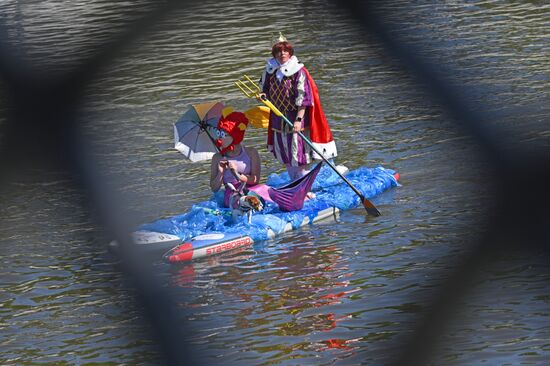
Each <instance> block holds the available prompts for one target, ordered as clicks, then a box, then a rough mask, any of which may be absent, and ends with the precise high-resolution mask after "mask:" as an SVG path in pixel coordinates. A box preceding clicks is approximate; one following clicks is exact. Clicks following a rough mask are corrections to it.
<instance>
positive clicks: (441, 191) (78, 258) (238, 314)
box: [0, 1, 550, 365]
mask: <svg viewBox="0 0 550 366" xmlns="http://www.w3.org/2000/svg"><path fill="white" fill-rule="evenodd" d="M151 8H153V7H152V6H150V5H147V2H142V3H139V2H137V3H135V2H134V3H128V2H125V3H120V4H117V3H114V4H113V3H112V2H106V1H92V2H90V1H88V2H76V3H75V2H70V3H66V2H60V1H56V2H32V1H19V2H11V1H6V2H3V3H2V5H0V20H1V21H2V22H4V24H6V25H7V26H8V30H9V32H8V35H7V36H8V39H9V40H10V42H11V43H12V44H15V45H17V48H18V54H19V56H20V57H23V58H24V59H26V60H30V61H31V62H32V63H33V65H34V66H33V70H34V71H35V72H37V73H45V72H47V73H50V74H53V75H57V74H62V73H64V72H66V71H67V70H71V69H73V68H75V67H77V66H78V64H79V63H80V62H82V60H85V59H86V58H87V57H89V56H90V55H93V54H94V53H95V51H96V50H97V48H98V47H100V46H101V45H102V44H104V43H105V42H107V41H108V40H110V39H111V38H112V37H113V36H114V35H115V34H117V32H119V31H121V30H123V29H125V27H127V26H128V25H130V24H131V23H132V21H133V20H134V19H137V18H139V17H140V16H141V15H143V14H145V13H146V12H147V11H148V10H150V9H151ZM384 10H387V13H386V15H385V18H384V22H385V23H386V24H389V25H392V26H393V25H396V28H395V29H396V30H394V32H395V33H396V35H399V36H400V37H402V39H404V40H406V41H407V42H409V44H410V45H411V46H412V47H414V48H415V49H416V50H417V54H418V55H420V56H427V57H429V59H430V62H431V63H433V64H434V65H438V66H441V67H443V70H447V71H446V73H444V76H445V77H446V78H447V79H449V80H450V81H451V82H452V83H453V84H455V85H456V86H457V87H459V90H460V91H461V95H460V97H462V98H464V99H465V100H467V101H468V102H470V103H472V108H473V109H474V110H477V111H480V112H483V113H485V114H486V115H487V116H489V117H490V118H488V119H487V122H486V123H487V125H488V126H492V127H498V130H496V132H495V134H496V135H497V136H502V137H501V138H500V141H503V143H506V144H509V146H511V147H514V146H516V145H517V146H519V147H518V148H521V146H530V147H536V146H538V145H547V144H548V136H549V135H550V132H549V131H550V128H549V126H548V124H547V123H546V124H545V122H544V121H548V116H549V115H550V111H549V109H548V103H547V101H548V97H549V92H550V88H549V85H550V83H549V75H550V58H549V57H548V56H549V46H548V45H549V44H550V42H549V41H550V39H549V38H550V37H549V35H548V24H549V22H550V6H549V5H548V4H547V3H546V2H536V1H532V2H527V3H523V4H515V3H513V2H506V1H471V2H467V3H455V2H454V1H446V2H440V3H438V4H437V5H433V4H430V2H425V3H424V2H418V3H417V4H415V5H414V6H411V5H409V2H404V1H403V2H399V1H393V2H386V3H385V5H384ZM278 31H282V32H283V33H285V34H286V35H287V37H288V38H289V39H290V40H291V41H293V42H294V43H295V45H296V54H297V56H298V57H299V58H300V59H301V60H302V61H303V62H304V63H305V64H306V66H307V67H308V69H309V70H310V72H311V73H312V74H313V76H314V78H315V79H316V81H317V83H318V86H319V89H320V92H321V98H322V101H323V103H324V108H325V113H326V114H327V117H328V119H329V121H330V123H331V126H332V130H333V133H334V135H335V138H336V141H337V144H338V148H339V154H340V155H339V157H338V159H337V163H339V164H345V165H347V166H348V167H350V168H356V167H359V166H363V165H366V166H377V165H383V166H385V167H389V168H392V169H395V170H397V171H399V172H400V173H401V177H402V178H401V183H402V184H403V186H402V187H400V188H397V189H394V190H393V191H391V192H387V193H385V194H383V195H381V196H380V197H377V198H375V199H374V200H373V201H374V203H375V204H376V205H377V207H378V208H379V209H380V210H381V211H382V213H383V215H382V216H381V217H379V218H376V219H371V218H366V217H365V214H364V212H363V211H362V210H360V209H358V210H352V211H349V212H345V213H343V214H342V215H341V217H340V218H339V220H338V221H331V222H327V223H324V224H319V225H314V226H311V227H307V228H304V229H301V230H298V231H296V232H292V233H288V234H285V235H283V236H282V237H280V238H278V239H276V240H273V241H269V242H264V243H259V244H257V245H256V246H255V247H254V248H253V249H252V250H248V251H245V252H241V253H235V254H232V255H229V256H224V257H221V258H214V259H211V260H206V261H201V262H197V263H194V264H191V265H186V266H181V267H175V268H169V267H168V266H166V265H164V264H162V263H160V261H158V260H157V259H153V261H155V273H156V276H158V278H159V280H160V281H161V283H163V284H164V285H165V286H166V288H167V289H169V290H170V292H171V294H172V295H173V298H174V301H175V302H176V303H177V304H178V306H179V307H180V309H181V317H182V319H183V320H186V321H187V322H186V326H187V330H186V331H187V333H188V334H189V339H187V340H182V345H183V344H185V345H186V346H187V347H189V348H190V349H192V350H193V355H194V357H195V360H197V361H200V363H201V364H222V363H223V364H235V365H248V364H250V365H270V364H285V365H298V364H320V365H323V364H342V365H348V364H361V363H367V364H381V363H384V362H385V361H387V360H388V359H389V357H390V356H392V355H393V354H395V353H396V352H397V351H398V350H399V349H400V347H401V345H402V344H401V343H400V342H406V341H407V336H409V335H410V334H411V332H412V331H413V330H414V328H415V325H416V324H417V321H418V320H419V319H420V318H421V316H422V315H424V314H426V313H428V312H429V311H430V310H429V305H430V296H432V295H433V294H434V292H435V291H436V290H437V289H438V288H439V287H440V286H442V281H443V280H444V279H445V278H446V277H447V275H448V273H449V270H450V269H452V268H453V266H454V265H455V264H456V263H457V259H458V258H459V257H460V255H462V254H464V253H465V252H466V251H467V249H468V248H469V246H470V244H472V243H473V242H474V241H475V240H477V239H479V238H480V237H482V235H483V234H484V233H485V230H486V221H487V218H488V217H489V216H490V215H491V210H492V204H491V191H492V186H491V184H490V182H488V176H489V174H490V173H489V172H490V167H489V165H488V160H487V159H486V158H485V157H484V156H483V155H482V154H481V153H480V149H479V147H478V146H477V145H476V140H475V139H473V138H472V137H470V136H468V135H466V134H464V132H463V131H462V130H461V129H460V128H458V127H457V125H456V124H454V123H453V121H451V120H450V118H449V117H448V115H447V114H446V113H445V111H444V109H443V108H441V107H440V106H438V105H437V103H436V102H434V101H433V98H431V97H430V95H429V94H428V93H426V92H425V89H424V88H422V87H421V86H420V85H418V84H417V83H416V82H415V80H414V79H413V78H412V77H411V76H410V75H409V74H408V73H407V71H406V69H403V68H402V67H401V66H402V65H400V63H399V62H398V61H396V60H394V59H392V58H391V57H390V56H389V55H388V54H387V53H386V52H385V51H384V48H383V46H382V45H381V44H380V43H379V42H378V41H377V40H376V39H375V38H374V37H372V36H366V37H363V36H362V33H360V28H359V26H357V25H356V24H354V23H353V22H352V21H351V20H349V19H348V17H347V14H346V13H344V12H342V11H340V10H339V9H338V8H336V7H334V5H329V4H327V3H325V2H323V1H304V2H297V3H292V4H288V3H286V2H277V1H276V2H271V3H270V4H269V9H268V8H266V3H265V2H260V1H250V2H246V4H243V2H238V1H227V2H224V3H223V5H221V4H219V3H218V2H210V1H205V2H201V3H196V4H195V5H193V6H192V7H188V8H187V9H181V10H177V11H172V12H171V13H170V14H169V15H168V16H166V17H165V18H163V19H161V20H157V21H156V24H155V25H154V26H153V27H151V28H150V29H149V30H148V31H147V32H145V33H144V34H143V36H142V37H140V38H139V39H137V40H135V41H133V42H132V43H129V44H127V46H126V47H124V48H122V49H120V52H119V54H118V55H117V58H116V59H115V60H114V62H112V63H111V64H110V65H109V66H108V67H107V68H105V69H104V71H103V72H102V73H101V75H100V77H99V78H98V79H97V80H96V81H95V82H94V83H93V85H90V86H89V88H88V92H87V96H86V99H85V101H84V103H83V108H82V110H81V112H80V114H79V116H78V117H79V119H80V121H81V123H82V124H83V125H84V126H85V134H86V136H87V138H89V139H90V141H92V142H93V144H94V146H95V149H94V151H93V152H94V154H95V156H96V157H97V161H98V163H99V165H100V166H101V168H102V169H103V170H104V172H105V174H106V176H107V177H108V178H109V179H110V180H111V181H112V182H113V184H116V185H117V189H118V193H119V196H120V199H121V200H122V201H123V202H124V206H125V207H124V209H125V210H126V215H127V217H128V219H129V220H131V222H133V223H134V224H136V225H137V224H139V223H142V222H147V221H152V220H155V219H157V218H159V217H164V216H170V215H174V214H178V213H181V212H184V211H186V210H187V209H188V208H189V207H190V206H191V205H192V204H193V203H194V202H197V201H200V200H204V199H207V198H208V197H209V195H210V194H209V192H208V182H207V174H208V164H207V163H198V164H191V163H188V162H186V161H184V160H183V158H182V157H181V156H180V155H178V153H176V152H175V151H174V150H172V144H173V141H172V139H173V137H172V123H173V122H174V121H175V120H176V119H177V118H178V116H179V115H180V114H181V113H182V112H183V111H185V109H186V108H188V107H189V106H190V105H191V104H193V103H198V102H204V101H209V100H223V101H224V102H225V103H226V104H228V105H231V106H233V107H235V108H236V109H241V110H242V109H246V108H248V107H250V106H251V105H252V104H251V101H250V100H246V99H245V98H243V97H242V96H241V95H240V93H239V91H238V90H237V89H236V88H235V87H234V85H233V81H234V80H236V79H238V78H239V77H241V75H242V74H244V73H246V74H249V75H251V76H254V77H257V76H258V75H259V73H260V72H261V70H262V66H263V63H264V62H265V59H266V58H267V56H268V53H269V47H270V45H271V39H272V37H273V35H275V34H277V32H278ZM4 93H5V92H3V94H2V95H4ZM0 108H4V106H2V107H0ZM0 126H1V122H0ZM264 132H265V131H262V130H254V129H251V130H250V131H249V132H248V133H247V142H248V144H249V145H254V146H256V147H258V148H259V149H260V152H261V156H262V158H263V165H262V169H263V171H264V172H266V173H270V172H274V171H278V170H280V169H281V167H280V166H279V165H278V164H276V163H275V162H273V160H272V159H271V158H270V156H269V155H268V154H267V152H266V151H265V149H264ZM0 136H1V135H0ZM509 136H512V137H509ZM0 141H1V140H0ZM19 173H21V174H15V175H14V176H10V180H8V181H7V182H4V185H3V186H2V188H3V191H2V201H1V205H0V217H1V225H0V248H1V253H0V260H1V266H0V276H1V277H0V278H1V284H2V288H1V291H0V334H1V336H2V337H1V341H0V342H1V343H0V345H1V351H0V363H2V364H17V365H27V364H34V363H38V362H43V363H52V364H86V363H90V364H92V363H105V364H147V363H156V362H158V361H159V355H158V350H157V348H156V347H155V342H154V338H153V336H152V335H151V333H150V332H149V330H150V325H149V324H148V323H147V318H146V317H145V316H144V314H143V312H142V309H141V307H140V306H139V305H138V304H136V297H135V291H134V290H133V288H132V286H131V285H128V283H127V282H126V281H125V279H124V278H123V276H122V275H121V273H120V270H119V266H118V265H117V260H116V258H115V257H114V256H112V255H111V254H109V253H108V252H107V248H106V244H107V243H108V242H109V241H110V237H109V235H108V234H106V233H105V232H104V231H103V230H102V229H101V228H100V227H98V225H97V221H95V219H96V218H97V217H96V216H94V215H92V216H91V215H90V214H89V212H88V211H87V210H86V209H84V208H83V202H84V201H85V200H84V196H83V194H82V193H81V192H80V191H78V190H77V189H76V188H75V187H74V185H73V184H72V182H71V180H70V179H69V178H68V177H66V176H65V175H64V174H62V173H57V172H51V171H45V170H42V169H35V168H33V169H27V170H26V169H22V171H21V172H19ZM529 184H534V183H529ZM542 184H544V183H542ZM524 189H528V187H518V192H513V193H514V194H521V192H522V190H524ZM539 254H540V253H533V252H523V251H506V252H502V253H498V254H496V255H495V256H494V260H493V261H492V262H490V263H487V265H486V266H485V267H484V269H483V271H482V273H480V275H479V276H477V277H476V281H475V285H474V286H473V288H472V290H471V292H470V293H468V294H467V295H468V296H467V297H465V298H463V299H462V300H461V306H460V307H459V308H458V309H459V311H458V312H456V311H454V312H452V313H449V315H448V316H449V318H451V319H452V320H451V322H450V326H449V328H448V329H446V330H445V332H444V333H443V335H442V336H441V339H440V344H438V345H437V346H436V348H435V352H434V354H433V355H432V356H431V358H430V359H431V360H432V362H433V363H434V364H477V363H485V364H542V363H543V360H544V359H545V357H547V356H548V354H547V353H546V352H547V351H548V350H549V347H550V346H549V345H550V341H549V339H550V319H549V318H548V311H547V310H548V302H549V301H550V297H549V294H550V286H549V285H548V279H549V278H548V277H549V271H548V264H547V263H546V262H545V261H544V258H540V257H539ZM175 324H176V325H175V326H177V324H179V323H177V322H175Z"/></svg>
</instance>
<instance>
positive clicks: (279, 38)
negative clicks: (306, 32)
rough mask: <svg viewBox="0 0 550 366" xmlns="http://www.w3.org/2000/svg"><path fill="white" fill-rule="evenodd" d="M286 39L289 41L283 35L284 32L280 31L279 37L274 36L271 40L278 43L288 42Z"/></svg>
mask: <svg viewBox="0 0 550 366" xmlns="http://www.w3.org/2000/svg"><path fill="white" fill-rule="evenodd" d="M286 41H287V39H286V37H285V36H283V33H282V32H279V36H278V37H277V36H273V38H272V42H271V43H272V44H277V43H279V42H286Z"/></svg>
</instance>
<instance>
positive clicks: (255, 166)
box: [246, 147, 262, 185]
mask: <svg viewBox="0 0 550 366" xmlns="http://www.w3.org/2000/svg"><path fill="white" fill-rule="evenodd" d="M246 153H247V154H248V156H249V157H250V174H249V175H247V176H246V178H247V181H246V184H248V185H254V184H258V183H260V178H261V173H262V165H261V161H260V154H258V150H256V149H255V148H253V147H247V148H246Z"/></svg>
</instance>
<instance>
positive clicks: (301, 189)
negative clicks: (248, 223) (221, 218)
mask: <svg viewBox="0 0 550 366" xmlns="http://www.w3.org/2000/svg"><path fill="white" fill-rule="evenodd" d="M247 126H248V119H247V118H246V116H245V115H244V113H240V112H232V113H229V114H228V115H227V116H225V117H221V118H220V121H219V122H218V139H217V140H216V145H217V146H218V148H219V149H220V152H219V153H217V154H215V155H214V156H213V157H212V162H211V165H210V188H211V189H212V191H213V192H217V191H218V190H220V188H221V186H222V184H224V185H226V184H228V183H231V184H232V185H233V186H234V187H235V188H237V189H239V187H240V186H241V185H242V183H244V184H245V190H248V191H252V192H254V193H256V194H257V195H259V196H260V197H262V198H263V199H264V200H266V201H271V202H275V203H276V204H277V205H278V206H279V208H280V209H281V210H283V211H294V210H299V209H301V208H302V207H303V203H304V199H305V198H306V195H307V192H309V189H310V188H311V185H312V184H313V180H314V179H315V176H316V175H317V172H318V171H319V169H313V170H312V171H311V174H308V175H306V176H304V177H303V178H302V179H300V180H299V181H295V182H293V183H291V184H290V185H289V186H287V187H281V188H272V187H269V186H267V185H265V184H258V183H259V182H260V177H261V166H260V156H259V154H258V151H257V150H256V149H255V148H253V147H246V146H244V145H243V144H242V141H243V139H244V134H245V131H246V127H247ZM319 168H320V166H319ZM231 194H232V192H231V190H229V189H226V190H225V194H224V206H225V207H229V206H230V205H229V203H230V202H229V200H230V196H231ZM245 194H246V192H245Z"/></svg>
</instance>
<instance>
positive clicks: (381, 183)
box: [133, 166, 399, 263]
mask: <svg viewBox="0 0 550 366" xmlns="http://www.w3.org/2000/svg"><path fill="white" fill-rule="evenodd" d="M346 178H347V179H348V180H349V181H350V182H351V183H352V184H353V185H354V186H355V187H356V188H358V189H359V190H360V191H361V192H362V193H363V195H364V196H365V197H367V198H372V197H374V196H376V195H378V194H380V193H382V192H383V191H385V190H388V189H390V188H392V187H395V186H397V185H398V182H397V181H398V179H399V175H398V174H397V173H396V172H394V171H393V170H390V169H385V168H383V167H377V168H372V169H370V168H366V167H362V168H359V169H356V170H353V171H351V172H349V173H348V174H347V175H346ZM286 183H288V175H287V173H282V174H280V175H275V174H272V175H271V176H270V177H269V178H268V180H267V184H268V185H270V186H274V187H277V186H282V185H284V184H286ZM312 191H313V192H315V195H316V196H315V198H313V199H310V200H307V201H306V202H305V203H304V207H303V208H302V209H301V210H299V211H293V212H282V211H281V210H279V208H278V207H277V205H275V204H273V203H268V204H267V205H266V207H265V208H264V210H263V211H262V212H259V213H254V215H253V216H252V222H251V223H250V224H249V223H248V222H247V220H246V216H243V217H241V219H240V220H239V221H238V222H236V223H233V222H232V218H231V210H230V209H227V208H224V207H223V204H222V202H223V192H218V193H217V194H215V195H213V197H212V198H211V199H210V200H208V201H204V202H200V203H197V204H195V205H193V207H192V208H191V209H190V210H189V211H188V212H186V213H184V214H182V215H177V216H174V217H170V218H166V219H161V220H158V221H155V222H153V223H149V224H145V225H142V226H141V227H139V228H138V230H137V231H136V232H134V233H133V237H134V242H135V244H136V245H137V246H139V247H141V248H144V249H147V250H158V251H161V250H162V251H166V250H168V252H166V253H165V254H164V256H163V257H164V259H165V260H166V261H167V262H168V263H178V262H186V261H190V260H194V259H198V258H203V257H207V256H211V255H216V254H219V253H223V252H227V251H230V250H235V249H238V248H241V249H242V248H244V247H247V246H251V245H252V244H253V243H254V242H257V241H262V240H268V239H272V238H274V237H276V236H277V235H280V234H282V233H284V232H287V231H291V230H295V229H297V228H299V227H300V226H303V225H307V224H311V223H314V222H317V221H319V220H322V219H326V218H328V217H331V216H334V215H336V214H337V213H338V212H339V211H340V210H347V209H351V208H355V207H358V206H360V204H361V203H360V201H359V197H358V196H357V195H356V194H355V193H354V192H353V191H352V190H351V188H349V186H348V185H347V184H344V183H343V182H342V180H341V179H340V178H339V177H338V175H337V174H336V173H334V172H333V171H332V170H331V169H330V168H329V167H328V166H324V167H323V168H322V169H321V171H320V172H319V174H318V176H317V179H316V180H315V182H314V184H313V187H312ZM169 249H170V250H169Z"/></svg>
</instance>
